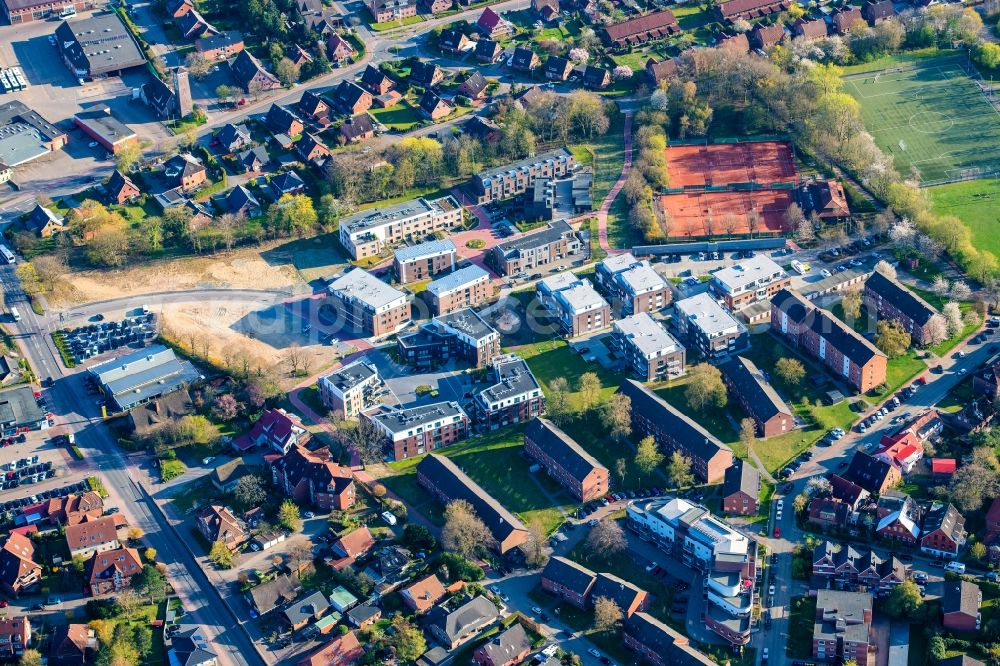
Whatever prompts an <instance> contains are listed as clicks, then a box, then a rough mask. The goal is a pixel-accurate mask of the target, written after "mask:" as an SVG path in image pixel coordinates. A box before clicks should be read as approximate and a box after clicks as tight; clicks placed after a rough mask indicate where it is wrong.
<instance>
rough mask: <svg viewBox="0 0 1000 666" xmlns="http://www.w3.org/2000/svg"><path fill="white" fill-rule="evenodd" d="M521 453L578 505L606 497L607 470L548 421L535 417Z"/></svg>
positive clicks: (528, 429)
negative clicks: (540, 468)
mask: <svg viewBox="0 0 1000 666" xmlns="http://www.w3.org/2000/svg"><path fill="white" fill-rule="evenodd" d="M524 453H525V455H527V456H528V457H529V458H531V459H532V460H534V461H535V462H537V463H539V464H540V465H541V466H542V467H543V468H544V469H545V471H546V472H547V473H548V474H549V476H551V477H552V478H553V479H555V480H556V482H557V483H559V485H561V486H562V487H563V488H565V489H566V490H567V491H569V493H570V495H572V496H573V497H574V498H576V500H577V501H578V502H589V501H590V500H592V499H596V498H598V497H603V496H604V495H606V494H607V493H608V488H609V485H608V469H607V468H606V467H604V466H603V465H601V464H600V463H599V462H598V461H597V459H596V458H594V457H593V456H592V455H590V454H589V453H588V452H587V451H586V450H585V449H583V448H582V447H581V446H580V445H579V444H577V443H576V441H574V440H573V439H572V438H571V437H570V436H569V435H567V434H566V433H565V432H563V431H562V430H561V429H560V428H559V426H557V425H556V424H554V423H552V422H551V421H549V420H548V419H543V418H541V417H535V419H534V420H533V421H531V423H529V424H528V427H527V429H526V430H525V431H524Z"/></svg>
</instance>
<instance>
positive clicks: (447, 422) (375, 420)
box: [361, 402, 469, 460]
mask: <svg viewBox="0 0 1000 666" xmlns="http://www.w3.org/2000/svg"><path fill="white" fill-rule="evenodd" d="M361 418H363V419H366V420H368V421H370V422H371V424H372V425H373V426H374V427H375V428H376V429H377V430H378V431H379V432H381V433H382V436H383V437H384V441H385V447H386V450H387V451H388V452H389V455H391V456H392V459H393V460H405V459H407V458H412V457H413V456H420V455H423V454H425V453H429V452H431V451H436V450H438V449H441V448H444V447H446V446H449V445H451V444H454V443H456V442H460V441H462V440H463V439H465V438H466V437H468V436H469V417H468V416H467V415H466V413H465V411H464V410H463V409H462V408H461V407H459V405H458V403H457V402H438V403H434V404H433V405H419V406H407V407H388V406H385V405H383V406H382V407H379V408H378V409H376V410H374V411H371V412H366V413H364V414H362V416H361Z"/></svg>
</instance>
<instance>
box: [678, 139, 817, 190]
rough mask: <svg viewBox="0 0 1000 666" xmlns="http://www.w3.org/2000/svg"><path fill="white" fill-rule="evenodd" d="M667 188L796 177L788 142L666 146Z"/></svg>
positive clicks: (768, 180) (790, 179)
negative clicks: (668, 180)
mask: <svg viewBox="0 0 1000 666" xmlns="http://www.w3.org/2000/svg"><path fill="white" fill-rule="evenodd" d="M667 169H668V172H669V174H670V187H672V188H674V187H692V186H701V187H703V186H705V185H713V186H716V187H718V186H720V185H728V184H730V183H759V184H761V185H768V184H770V183H782V182H789V181H794V180H796V179H797V178H798V175H797V172H796V170H795V160H794V159H793V158H792V145H791V144H790V143H788V142H787V141H751V142H747V143H713V144H709V145H707V146H706V145H702V146H669V147H667Z"/></svg>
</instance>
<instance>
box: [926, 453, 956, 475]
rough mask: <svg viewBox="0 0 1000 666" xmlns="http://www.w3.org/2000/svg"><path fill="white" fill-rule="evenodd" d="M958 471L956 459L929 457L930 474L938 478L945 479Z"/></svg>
mask: <svg viewBox="0 0 1000 666" xmlns="http://www.w3.org/2000/svg"><path fill="white" fill-rule="evenodd" d="M956 471H958V461H956V460H955V459H954V458H931V474H932V475H933V476H935V477H937V478H939V479H947V478H950V477H952V476H954V475H955V472H956Z"/></svg>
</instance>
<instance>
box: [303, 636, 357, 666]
mask: <svg viewBox="0 0 1000 666" xmlns="http://www.w3.org/2000/svg"><path fill="white" fill-rule="evenodd" d="M364 654H365V650H364V648H362V647H361V643H359V642H358V637H357V634H355V632H353V631H351V632H348V633H346V634H344V635H343V636H339V637H337V638H334V639H333V640H332V641H330V642H329V643H327V644H326V645H324V646H323V647H321V648H320V649H318V650H316V651H315V652H313V653H312V654H310V655H309V656H308V657H303V658H302V659H300V660H299V661H298V663H297V666H350V664H353V663H355V662H356V661H358V660H359V659H361V657H363V656H364Z"/></svg>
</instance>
